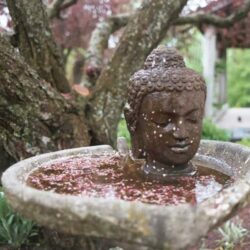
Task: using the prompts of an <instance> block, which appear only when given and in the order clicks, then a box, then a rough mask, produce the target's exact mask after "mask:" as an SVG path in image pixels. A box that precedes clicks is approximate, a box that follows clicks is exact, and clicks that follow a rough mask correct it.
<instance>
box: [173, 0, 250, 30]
mask: <svg viewBox="0 0 250 250" xmlns="http://www.w3.org/2000/svg"><path fill="white" fill-rule="evenodd" d="M249 11H250V0H247V1H245V4H244V5H243V6H241V7H240V8H239V9H238V10H236V11H235V12H234V13H232V14H231V15H229V16H228V17H220V16H218V15H212V14H203V13H200V14H197V15H189V16H182V17H179V18H178V19H177V20H176V21H174V23H173V24H174V25H183V24H193V25H199V24H210V25H214V26H216V27H219V28H225V27H229V26H231V25H233V24H234V23H235V22H238V21H240V20H242V19H243V18H245V17H246V16H247V15H248V13H249Z"/></svg>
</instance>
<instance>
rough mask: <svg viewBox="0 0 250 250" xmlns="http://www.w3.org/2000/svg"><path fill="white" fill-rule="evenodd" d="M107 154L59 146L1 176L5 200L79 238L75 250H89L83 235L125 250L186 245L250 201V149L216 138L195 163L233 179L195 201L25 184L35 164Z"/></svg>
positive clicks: (201, 150) (42, 222)
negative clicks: (159, 201)
mask: <svg viewBox="0 0 250 250" xmlns="http://www.w3.org/2000/svg"><path fill="white" fill-rule="evenodd" d="M105 152H109V153H110V152H113V149H112V148H111V147H110V146H107V145H103V146H93V147H83V148H77V149H69V150H62V151H58V152H54V153H48V154H43V155H39V156H35V157H32V158H29V159H26V160H23V161H21V162H19V163H17V164H15V165H13V166H12V167H10V168H9V169H8V170H7V171H5V173H4V174H3V176H2V185H3V187H4V192H5V194H6V197H7V200H8V202H9V203H10V205H11V207H12V208H13V209H14V210H16V211H17V212H19V213H20V214H22V215H23V216H25V217H27V218H29V219H32V220H34V221H36V222H37V223H38V224H40V225H43V226H45V227H46V228H49V229H52V230H56V231H57V232H59V233H62V234H63V235H64V236H63V237H66V236H65V235H67V237H71V239H72V240H75V241H79V242H82V243H78V247H77V248H76V249H88V250H90V248H86V247H85V248H84V247H83V245H84V244H85V243H83V242H84V240H83V239H86V238H88V237H89V238H91V239H95V240H96V241H98V240H99V241H101V240H102V241H108V242H109V243H110V245H111V246H119V247H124V249H126V250H127V249H187V247H188V246H192V245H194V244H195V243H196V242H197V241H198V240H199V239H200V238H201V237H202V236H205V235H206V234H207V233H208V231H210V230H212V229H214V228H215V227H217V226H219V225H220V224H221V223H222V222H224V221H226V220H227V219H229V218H230V217H231V216H233V215H234V214H235V213H236V212H237V210H238V209H239V208H240V207H244V206H246V205H247V204H248V203H249V197H250V196H249V194H250V149H249V148H247V147H243V146H240V145H237V144H233V143H226V142H216V141H202V142H201V144H200V147H199V150H198V153H197V155H196V156H195V159H194V161H196V162H198V163H199V164H201V165H204V166H207V167H211V168H213V166H215V168H216V169H217V170H218V169H219V170H220V171H221V172H224V173H226V174H229V175H232V176H233V177H234V178H235V181H234V183H233V184H231V185H230V186H229V187H227V188H224V189H223V190H222V191H220V192H219V193H217V194H215V195H214V196H213V197H211V198H209V199H207V200H205V201H203V202H201V203H199V204H197V205H191V204H180V205H178V206H175V205H168V206H160V205H152V204H145V203H141V202H137V201H133V202H129V201H123V200H119V199H116V198H105V199H104V198H91V197H79V196H78V197H77V196H73V195H63V194H57V193H54V192H51V191H40V190H36V189H34V188H31V187H29V186H27V185H26V183H25V181H26V178H27V176H28V174H29V173H30V172H31V171H32V170H33V169H34V168H37V167H38V166H40V165H41V164H42V163H45V162H48V161H50V160H52V159H58V158H62V157H68V156H74V155H79V154H80V155H82V154H89V153H94V154H103V153H105ZM111 243H112V244H111ZM74 245H76V244H75V243H74ZM80 246H82V248H81V247H80ZM85 246H86V245H85ZM60 249H64V248H60ZM68 249H73V247H72V246H71V247H69V248H68ZM98 249H100V248H98ZM103 249H108V248H103Z"/></svg>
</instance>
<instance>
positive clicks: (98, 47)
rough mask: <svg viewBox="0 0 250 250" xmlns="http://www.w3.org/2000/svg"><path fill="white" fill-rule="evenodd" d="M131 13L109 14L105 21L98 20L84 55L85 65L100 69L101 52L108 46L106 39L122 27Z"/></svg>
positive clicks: (101, 63) (101, 62) (101, 61)
mask: <svg viewBox="0 0 250 250" xmlns="http://www.w3.org/2000/svg"><path fill="white" fill-rule="evenodd" d="M131 16H132V15H131V14H122V15H116V16H111V17H109V18H107V19H106V20H105V21H102V22H99V23H98V24H97V25H96V28H95V30H94V31H93V32H92V35H91V38H90V42H89V47H88V51H87V56H86V62H85V65H87V67H91V68H92V69H95V70H96V71H97V72H100V71H101V68H102V65H103V53H104V50H105V49H106V48H107V47H108V40H109V37H110V35H111V34H112V33H114V32H115V31H116V30H118V29H120V28H122V27H124V26H125V25H126V24H127V23H128V19H129V18H130V17H131Z"/></svg>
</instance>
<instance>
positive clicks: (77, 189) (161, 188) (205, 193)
mask: <svg viewBox="0 0 250 250" xmlns="http://www.w3.org/2000/svg"><path fill="white" fill-rule="evenodd" d="M196 167H197V169H198V170H197V172H196V174H195V175H194V176H183V177H178V178H172V179H171V178H166V181H162V180H161V181H159V180H157V178H150V177H149V176H147V175H146V174H145V173H144V172H143V171H142V166H141V164H139V163H137V162H134V163H133V162H130V163H129V164H124V159H123V157H122V156H120V155H119V154H116V155H114V154H112V155H98V156H97V155H85V156H74V157H70V158H66V159H65V158H64V159H59V160H54V161H50V162H48V163H44V164H42V165H41V166H40V167H39V168H37V169H35V170H34V171H33V172H32V173H31V174H30V175H29V176H28V178H27V184H28V185H29V186H31V187H33V188H36V189H41V190H46V191H53V192H56V193H60V194H71V195H79V196H90V197H104V198H118V199H123V200H127V201H140V202H144V203H150V204H159V205H167V204H180V203H187V202H188V203H191V204H196V203H200V202H202V201H203V200H205V199H207V198H209V197H211V196H213V195H214V194H216V193H217V192H219V191H220V190H221V189H222V188H223V187H226V186H228V185H230V183H231V182H232V179H231V178H230V177H229V176H227V175H226V174H223V173H221V172H218V171H216V170H213V169H210V168H207V167H204V166H201V165H197V166H196Z"/></svg>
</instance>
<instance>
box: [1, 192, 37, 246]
mask: <svg viewBox="0 0 250 250" xmlns="http://www.w3.org/2000/svg"><path fill="white" fill-rule="evenodd" d="M37 235H38V228H37V227H36V226H35V224H34V223H33V222H32V221H30V220H26V219H23V218H22V217H21V216H20V215H19V214H16V213H13V211H12V210H11V208H10V207H9V205H8V204H7V202H6V199H5V196H4V193H3V192H0V245H8V246H10V247H12V248H13V249H18V248H20V247H21V246H23V245H26V244H29V243H30V239H31V238H32V237H34V236H37Z"/></svg>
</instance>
